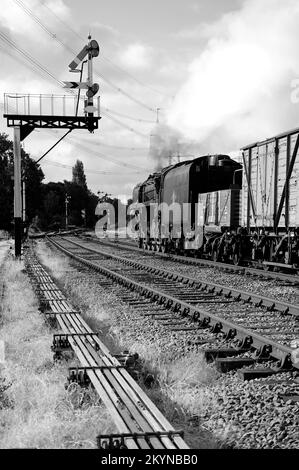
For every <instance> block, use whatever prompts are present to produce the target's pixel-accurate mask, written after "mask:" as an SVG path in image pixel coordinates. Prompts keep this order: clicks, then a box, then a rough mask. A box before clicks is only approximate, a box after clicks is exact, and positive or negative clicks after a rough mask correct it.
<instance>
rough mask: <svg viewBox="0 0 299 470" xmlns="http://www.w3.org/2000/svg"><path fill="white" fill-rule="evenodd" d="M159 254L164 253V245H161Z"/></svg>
mask: <svg viewBox="0 0 299 470" xmlns="http://www.w3.org/2000/svg"><path fill="white" fill-rule="evenodd" d="M161 253H166V246H165V245H161Z"/></svg>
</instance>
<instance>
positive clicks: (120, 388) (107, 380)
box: [26, 252, 188, 449]
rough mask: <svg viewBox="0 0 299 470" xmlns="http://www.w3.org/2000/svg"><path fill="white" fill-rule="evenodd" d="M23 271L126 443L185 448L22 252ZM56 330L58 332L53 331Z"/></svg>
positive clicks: (42, 270)
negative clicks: (26, 272)
mask: <svg viewBox="0 0 299 470" xmlns="http://www.w3.org/2000/svg"><path fill="white" fill-rule="evenodd" d="M26 265H27V269H28V273H29V274H30V276H31V278H32V279H33V280H34V283H35V288H36V291H37V294H38V295H39V297H40V298H41V301H42V302H47V306H48V308H49V309H50V312H49V311H48V313H51V314H53V315H55V319H56V321H57V323H58V325H59V327H60V329H61V331H62V335H66V337H67V338H68V342H69V344H70V346H71V348H72V350H73V351H74V352H75V354H76V356H77V358H78V359H79V361H80V363H81V366H82V367H83V368H86V369H85V370H86V374H87V375H88V377H89V379H90V381H91V383H92V384H93V386H94V387H95V390H96V391H97V392H98V394H99V396H100V397H101V399H102V400H103V402H104V404H105V405H106V407H107V409H108V410H109V412H110V413H111V416H112V418H113V420H114V422H115V424H116V426H117V428H118V430H119V432H120V434H121V435H124V436H126V437H124V438H123V440H124V442H125V444H126V446H127V447H128V448H143V449H149V448H156V449H165V448H166V449H188V446H187V444H186V443H185V442H184V440H183V439H182V437H181V436H180V433H179V432H176V431H175V429H174V428H173V427H172V426H171V425H170V423H169V422H168V421H167V420H166V418H165V417H164V416H163V415H162V413H161V412H160V411H159V410H158V408H157V407H156V406H155V405H154V404H153V403H152V402H151V400H150V399H149V398H148V397H147V395H146V394H145V393H144V392H143V391H142V389H141V388H140V387H139V385H138V384H137V383H136V382H135V381H134V379H133V378H132V377H131V375H130V374H129V373H128V371H127V370H126V369H125V368H124V366H122V365H121V364H120V362H119V361H118V360H117V359H116V358H115V357H113V356H111V354H110V352H109V350H108V348H107V347H106V346H105V345H104V344H103V343H102V342H101V341H100V339H99V338H98V337H97V336H96V334H95V333H94V332H93V331H92V329H91V328H90V327H89V326H88V324H87V323H86V322H85V321H84V320H83V318H82V317H81V315H80V313H79V311H77V310H76V309H74V307H73V306H72V305H71V304H70V303H69V301H68V300H67V299H66V298H65V295H64V294H63V293H62V292H61V290H60V289H59V288H58V287H57V286H56V284H55V282H54V281H53V279H52V278H51V276H50V275H49V274H48V273H47V271H46V270H45V268H44V267H43V266H42V265H41V264H40V263H39V262H38V261H37V258H36V257H35V256H33V255H32V254H30V253H28V252H27V253H26ZM58 336H59V335H58Z"/></svg>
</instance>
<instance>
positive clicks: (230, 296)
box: [50, 237, 299, 379]
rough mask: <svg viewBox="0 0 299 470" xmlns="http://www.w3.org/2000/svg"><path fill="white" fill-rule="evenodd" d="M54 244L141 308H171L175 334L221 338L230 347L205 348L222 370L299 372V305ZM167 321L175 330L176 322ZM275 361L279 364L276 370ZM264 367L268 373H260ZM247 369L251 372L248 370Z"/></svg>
mask: <svg viewBox="0 0 299 470" xmlns="http://www.w3.org/2000/svg"><path fill="white" fill-rule="evenodd" d="M50 241H51V243H53V244H54V245H55V246H56V247H57V248H59V249H60V250H62V251H63V252H64V253H66V254H67V255H69V256H71V257H72V258H74V259H76V260H77V261H79V262H81V263H83V264H85V265H86V266H88V267H89V268H90V269H93V270H96V271H98V272H100V273H101V274H103V275H105V276H107V277H108V278H110V279H112V280H113V281H116V282H118V283H119V284H121V285H122V286H126V287H127V288H129V289H130V290H131V291H134V292H137V293H138V295H139V296H140V297H141V298H142V299H143V300H141V301H140V303H141V304H142V303H144V304H148V303H152V304H153V303H155V305H156V306H161V308H162V309H165V308H166V309H168V317H169V310H171V311H172V314H174V315H176V317H174V318H173V328H176V329H181V330H186V329H190V330H193V331H194V330H196V331H197V333H200V332H201V331H204V330H209V331H210V332H211V333H213V334H216V335H217V334H218V335H219V334H220V335H221V337H222V339H223V340H224V341H225V344H226V347H223V342H222V343H221V344H222V346H221V347H220V348H218V349H216V350H210V349H209V347H206V357H207V358H211V357H212V358H213V359H216V364H217V367H218V368H219V369H220V370H222V371H227V370H231V369H235V368H242V367H243V368H242V369H241V374H242V376H243V378H244V379H248V378H255V377H266V376H269V375H273V374H275V373H277V372H281V371H291V370H296V369H298V368H299V362H298V358H297V357H296V354H295V349H294V347H293V344H294V342H295V341H296V340H297V338H298V337H299V324H298V319H299V307H298V305H296V304H292V303H288V302H283V301H281V300H279V299H273V298H268V297H265V296H264V295H261V294H252V293H249V292H246V291H243V290H240V289H236V288H231V287H227V286H224V285H220V284H215V283H212V282H209V281H207V282H200V281H198V280H197V279H194V278H191V277H190V276H187V275H181V274H180V273H175V272H173V271H169V270H166V269H164V268H158V267H152V266H149V265H146V264H144V263H140V262H139V261H136V260H134V259H128V257H127V258H124V257H121V256H119V255H112V254H109V253H107V252H105V251H101V250H100V249H99V248H98V247H97V248H96V249H95V248H92V247H90V246H88V242H84V241H82V240H80V243H79V242H78V239H77V238H75V237H66V238H55V239H53V238H51V240H50ZM158 308H159V307H158ZM154 314H155V315H156V314H157V315H158V316H159V319H160V320H161V321H163V320H164V321H165V320H166V319H167V313H165V311H162V312H156V313H154ZM178 315H179V316H180V318H181V320H183V323H182V321H180V320H178ZM167 321H170V324H171V318H170V319H169V318H168V319H167ZM186 322H187V323H186ZM203 343H205V341H203ZM248 353H250V354H248ZM273 360H274V361H278V362H276V363H275V365H274V366H273V364H271V361H273ZM269 361H270V362H269ZM264 362H266V364H267V367H266V368H265V367H260V365H261V364H263V363H264ZM269 364H270V366H271V367H268V365H269ZM247 365H248V366H249V369H244V366H247ZM256 365H258V367H256V368H255V366H256ZM272 366H273V367H272Z"/></svg>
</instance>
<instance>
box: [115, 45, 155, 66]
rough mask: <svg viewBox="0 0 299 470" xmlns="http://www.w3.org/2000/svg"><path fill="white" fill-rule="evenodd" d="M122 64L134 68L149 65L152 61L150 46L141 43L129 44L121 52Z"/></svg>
mask: <svg viewBox="0 0 299 470" xmlns="http://www.w3.org/2000/svg"><path fill="white" fill-rule="evenodd" d="M120 60H121V62H122V64H123V65H125V66H128V67H132V68H135V69H138V68H139V69H144V68H147V67H149V66H150V64H151V61H152V48H151V47H148V46H144V45H143V44H139V43H135V44H130V45H129V46H128V47H127V48H126V49H125V51H124V52H123V53H122V54H121V56H120Z"/></svg>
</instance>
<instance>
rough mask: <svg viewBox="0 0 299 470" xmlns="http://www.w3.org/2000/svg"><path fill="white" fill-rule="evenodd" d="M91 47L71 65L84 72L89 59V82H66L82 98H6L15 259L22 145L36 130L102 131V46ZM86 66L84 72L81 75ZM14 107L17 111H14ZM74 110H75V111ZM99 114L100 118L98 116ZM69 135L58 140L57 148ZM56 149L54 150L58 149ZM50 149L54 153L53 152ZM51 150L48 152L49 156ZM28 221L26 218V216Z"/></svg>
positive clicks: (18, 238) (20, 229)
mask: <svg viewBox="0 0 299 470" xmlns="http://www.w3.org/2000/svg"><path fill="white" fill-rule="evenodd" d="M88 41H89V42H88V44H87V45H85V46H84V48H83V49H82V50H81V51H80V52H79V54H78V55H77V56H76V57H75V59H74V60H73V61H72V62H71V63H70V65H69V68H70V72H80V70H77V67H78V65H79V64H80V63H81V62H82V61H83V60H84V58H85V57H86V56H88V77H87V81H86V82H81V81H79V82H64V83H65V86H64V88H78V90H79V93H78V96H76V95H74V96H73V97H71V96H62V97H61V96H57V97H55V96H54V95H24V94H22V95H18V94H15V95H11V94H5V95H4V117H5V118H7V126H8V127H13V128H14V140H13V151H14V225H15V227H14V231H15V257H16V258H19V257H20V256H21V248H22V232H23V223H22V181H21V142H22V141H23V140H24V139H25V138H26V137H27V136H28V135H29V134H30V133H31V132H32V131H33V130H34V129H36V128H43V129H44V128H47V129H67V133H66V134H65V135H67V134H68V133H69V132H71V131H73V130H75V129H87V130H89V132H91V133H92V132H94V130H95V129H98V121H99V120H100V119H101V117H100V109H99V99H98V107H95V106H94V103H93V97H94V95H96V94H97V92H98V91H99V85H98V83H93V67H92V65H93V64H92V61H93V58H94V57H97V56H98V55H99V45H98V43H97V41H95V40H94V39H93V40H92V39H91V37H90V36H89V37H88ZM82 71H83V65H82V69H81V76H82ZM84 88H85V89H86V90H87V92H86V95H87V100H85V103H84V110H83V114H82V115H78V113H77V110H78V104H79V100H80V90H81V89H84ZM36 97H38V98H39V112H36V106H35V107H34V104H36V103H35V101H34V99H33V98H36ZM67 98H74V99H77V104H76V106H75V108H76V112H75V115H74V114H73V112H72V113H69V112H67V113H65V103H66V99H67ZM49 99H50V100H51V101H50V103H51V110H52V111H51V113H45V114H43V113H42V109H44V107H45V104H47V103H46V101H47V100H49ZM54 99H56V102H55V105H56V106H55V107H56V108H57V105H58V104H59V102H60V101H61V103H62V112H61V113H60V114H54ZM11 108H13V109H11ZM72 109H74V108H72ZM95 112H97V114H98V115H97V116H95V114H94V113H95ZM64 137H65V136H63V137H62V138H61V139H59V140H58V142H57V143H56V144H55V145H57V144H58V143H59V142H60V141H61V140H62V139H63V138H64ZM55 145H54V146H52V147H51V149H52V148H54V147H55ZM51 149H50V150H51ZM48 152H49V150H48V151H47V152H46V154H47V153H48ZM46 154H44V155H43V156H42V157H41V158H40V159H39V160H38V161H40V160H41V159H42V158H43V157H44V156H45V155H46ZM23 216H24V218H25V215H23Z"/></svg>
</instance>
